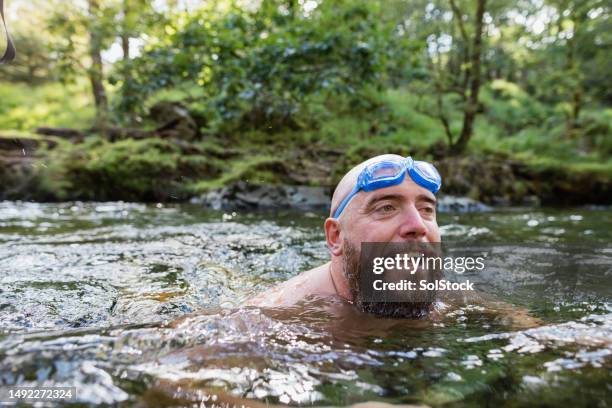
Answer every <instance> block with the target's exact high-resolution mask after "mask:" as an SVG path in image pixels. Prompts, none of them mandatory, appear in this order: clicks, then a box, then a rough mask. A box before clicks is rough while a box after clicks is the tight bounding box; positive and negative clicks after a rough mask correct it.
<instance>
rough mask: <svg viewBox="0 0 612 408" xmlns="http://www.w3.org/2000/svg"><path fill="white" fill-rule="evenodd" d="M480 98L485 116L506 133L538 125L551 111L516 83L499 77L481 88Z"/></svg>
mask: <svg viewBox="0 0 612 408" xmlns="http://www.w3.org/2000/svg"><path fill="white" fill-rule="evenodd" d="M481 100H482V103H483V104H484V105H485V109H486V115H487V118H488V119H490V120H491V122H492V123H493V124H494V125H497V126H499V127H501V128H502V129H503V130H504V131H505V132H504V133H506V134H512V133H515V132H517V131H519V130H520V129H524V128H526V127H529V126H540V125H541V124H542V123H543V122H545V121H546V120H547V119H548V118H549V117H550V116H551V113H552V112H551V110H550V108H548V109H547V108H546V107H545V106H544V105H543V104H541V103H540V102H538V101H537V100H536V99H534V98H532V97H531V96H529V95H528V94H527V93H526V92H525V91H524V90H523V89H521V88H520V87H519V86H518V85H517V84H515V83H512V82H508V81H504V80H501V79H498V80H494V81H492V82H491V84H490V85H489V87H488V88H486V89H483V95H482V98H481Z"/></svg>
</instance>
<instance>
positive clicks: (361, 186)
mask: <svg viewBox="0 0 612 408" xmlns="http://www.w3.org/2000/svg"><path fill="white" fill-rule="evenodd" d="M406 173H408V174H409V175H410V178H412V180H413V181H414V182H415V183H417V184H418V185H419V186H421V187H423V188H426V189H427V190H429V191H431V192H432V193H433V194H436V193H437V192H438V190H440V186H442V177H440V173H438V170H436V168H435V167H434V165H433V164H431V163H427V162H424V161H414V160H412V157H406V158H405V159H397V160H393V159H390V160H383V161H380V162H378V163H374V164H371V165H369V166H366V167H365V168H364V169H363V170H362V171H361V173H360V174H359V178H358V179H357V184H356V185H355V188H353V191H351V192H350V193H349V195H347V196H346V198H345V199H344V200H342V202H341V203H340V206H339V207H338V209H337V210H336V212H335V213H334V218H338V217H340V214H342V211H343V210H344V207H346V206H347V205H348V203H349V202H350V201H351V199H352V198H353V197H354V196H355V195H356V194H357V193H358V192H359V191H361V190H363V191H374V190H378V189H379V188H385V187H391V186H397V185H398V184H400V183H401V182H402V181H404V177H406Z"/></svg>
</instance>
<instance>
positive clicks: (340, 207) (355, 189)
mask: <svg viewBox="0 0 612 408" xmlns="http://www.w3.org/2000/svg"><path fill="white" fill-rule="evenodd" d="M359 184H360V183H359V182H358V183H357V185H356V186H355V187H354V188H353V191H351V192H350V193H349V194H348V195H347V196H346V197H345V198H344V200H342V202H341V203H340V206H339V207H338V208H337V209H336V212H335V213H334V217H333V218H338V217H339V216H340V214H342V211H343V210H344V207H346V206H347V205H348V203H349V202H350V201H351V199H352V198H353V197H354V196H355V194H357V193H358V192H359V190H361V187H360V186H359Z"/></svg>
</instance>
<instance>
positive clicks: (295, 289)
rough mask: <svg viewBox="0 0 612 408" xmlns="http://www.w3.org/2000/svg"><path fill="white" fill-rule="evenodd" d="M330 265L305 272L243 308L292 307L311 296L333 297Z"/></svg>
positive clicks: (260, 295)
mask: <svg viewBox="0 0 612 408" xmlns="http://www.w3.org/2000/svg"><path fill="white" fill-rule="evenodd" d="M330 283H331V279H330V277H329V263H326V264H324V265H321V266H318V267H316V268H313V269H310V270H308V271H304V272H302V273H300V274H299V275H297V276H294V277H293V278H291V279H289V280H287V281H285V282H282V283H279V284H278V285H276V286H274V287H272V288H270V289H268V290H266V291H265V292H263V293H260V294H259V295H257V296H255V297H253V298H251V299H249V300H247V301H246V302H245V303H244V305H243V306H258V307H276V306H290V305H292V304H294V303H296V302H299V301H300V300H302V299H303V298H305V297H306V296H309V295H332V294H334V293H335V291H334V290H333V287H331V288H330Z"/></svg>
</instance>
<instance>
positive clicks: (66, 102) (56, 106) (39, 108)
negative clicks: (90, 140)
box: [0, 82, 94, 130]
mask: <svg viewBox="0 0 612 408" xmlns="http://www.w3.org/2000/svg"><path fill="white" fill-rule="evenodd" d="M85 87H86V85H84V84H82V83H77V84H73V85H70V86H62V85H61V84H58V83H47V84H43V85H40V86H36V87H30V86H28V85H27V84H23V83H15V84H10V83H2V82H0V95H2V97H0V129H18V130H33V129H34V128H36V127H39V126H56V127H72V128H77V129H78V128H81V129H82V128H86V127H89V126H90V125H91V121H92V118H93V115H94V112H93V107H92V105H91V102H90V100H89V98H88V96H87V94H86V92H87V91H86V88H85Z"/></svg>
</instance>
